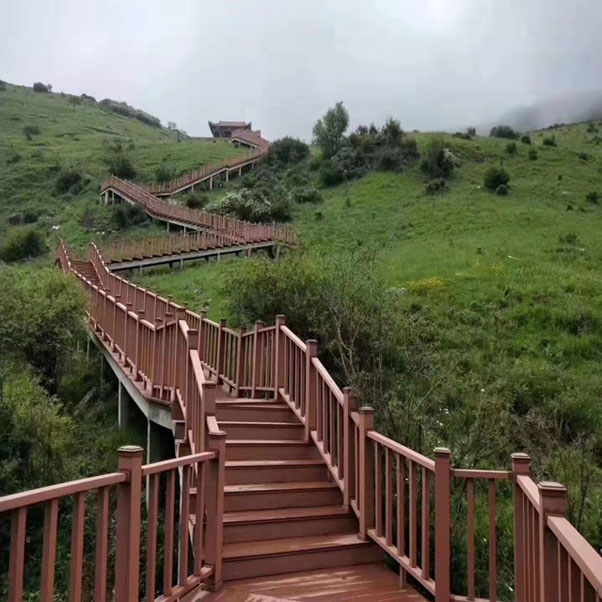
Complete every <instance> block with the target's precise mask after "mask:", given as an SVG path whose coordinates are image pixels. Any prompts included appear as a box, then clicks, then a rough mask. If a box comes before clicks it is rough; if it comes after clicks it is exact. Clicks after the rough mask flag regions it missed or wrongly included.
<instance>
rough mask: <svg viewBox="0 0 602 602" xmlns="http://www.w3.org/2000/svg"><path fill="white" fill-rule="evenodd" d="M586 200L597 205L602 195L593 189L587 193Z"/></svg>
mask: <svg viewBox="0 0 602 602" xmlns="http://www.w3.org/2000/svg"><path fill="white" fill-rule="evenodd" d="M585 200H586V201H587V202H588V203H591V204H592V205H597V204H598V203H599V201H600V195H599V193H598V192H597V191H596V190H592V191H591V192H588V193H587V194H586V195H585Z"/></svg>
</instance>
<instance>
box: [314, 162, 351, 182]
mask: <svg viewBox="0 0 602 602" xmlns="http://www.w3.org/2000/svg"><path fill="white" fill-rule="evenodd" d="M318 177H319V178H320V182H321V183H322V185H323V186H336V185H337V184H340V183H341V182H342V181H343V180H344V179H345V173H344V172H343V170H342V169H341V168H340V167H339V166H338V165H335V164H334V162H333V161H332V160H329V159H325V160H324V161H322V164H321V165H320V171H319V173H318Z"/></svg>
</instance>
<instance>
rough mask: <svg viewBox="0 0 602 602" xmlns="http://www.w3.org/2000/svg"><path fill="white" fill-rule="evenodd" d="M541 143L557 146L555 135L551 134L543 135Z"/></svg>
mask: <svg viewBox="0 0 602 602" xmlns="http://www.w3.org/2000/svg"><path fill="white" fill-rule="evenodd" d="M542 144H543V145H544V146H557V144H556V136H554V135H553V134H552V135H551V136H544V138H543V140H542Z"/></svg>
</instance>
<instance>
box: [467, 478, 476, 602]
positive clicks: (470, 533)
mask: <svg viewBox="0 0 602 602" xmlns="http://www.w3.org/2000/svg"><path fill="white" fill-rule="evenodd" d="M466 515H467V516H466V519H467V532H466V539H467V544H468V545H467V547H468V599H469V600H474V599H475V580H474V576H475V547H474V481H473V479H468V480H467V481H466Z"/></svg>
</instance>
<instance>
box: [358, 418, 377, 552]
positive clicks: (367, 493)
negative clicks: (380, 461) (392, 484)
mask: <svg viewBox="0 0 602 602" xmlns="http://www.w3.org/2000/svg"><path fill="white" fill-rule="evenodd" d="M358 412H359V417H360V424H359V437H360V441H359V450H360V458H359V459H360V462H359V464H360V475H359V478H360V483H359V485H360V487H359V490H360V508H359V511H360V532H359V537H360V539H362V540H364V541H366V540H367V539H369V535H368V530H369V529H372V528H374V524H375V519H374V445H372V442H371V441H369V440H368V431H371V430H373V429H374V410H373V409H372V408H368V407H363V408H360V409H359V410H358Z"/></svg>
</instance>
